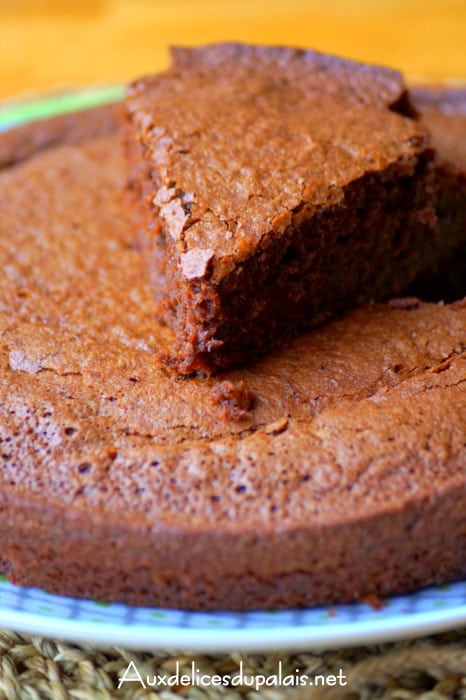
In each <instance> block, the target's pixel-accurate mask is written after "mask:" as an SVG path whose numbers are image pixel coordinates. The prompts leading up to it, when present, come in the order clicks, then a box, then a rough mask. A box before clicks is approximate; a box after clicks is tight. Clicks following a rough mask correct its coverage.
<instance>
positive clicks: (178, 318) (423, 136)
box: [125, 44, 461, 374]
mask: <svg viewBox="0 0 466 700" xmlns="http://www.w3.org/2000/svg"><path fill="white" fill-rule="evenodd" d="M414 114H415V112H414V109H413V108H412V106H411V105H410V101H409V99H408V95H407V91H406V86H405V85H404V83H403V80H402V77H401V75H400V74H399V73H398V72H396V71H392V70H389V69H386V68H381V67H376V66H369V65H363V64H359V63H355V62H353V61H347V60H343V59H338V58H335V57H331V56H327V55H323V54H319V53H316V52H312V51H304V50H299V49H290V48H272V47H258V46H247V45H241V44H224V45H213V46H207V47H204V48H199V49H176V50H174V52H173V64H172V66H171V68H170V69H169V70H168V71H167V72H166V73H163V74H161V75H156V76H151V77H147V78H143V79H141V80H138V81H136V82H134V83H133V84H132V85H131V86H130V88H129V93H128V97H127V100H126V115H125V116H126V118H125V124H126V143H127V152H128V157H129V161H130V171H129V172H130V175H129V180H130V188H131V189H132V191H133V192H134V193H135V195H136V198H137V199H138V200H139V201H142V202H143V205H144V206H145V207H146V213H145V215H143V217H142V221H143V227H144V229H145V231H146V236H147V240H146V244H145V246H144V248H145V251H146V255H147V257H148V259H149V265H150V266H151V267H152V268H153V270H152V278H153V287H154V290H155V293H156V297H157V299H158V300H159V302H160V304H159V315H160V316H161V317H162V318H163V319H164V320H165V321H166V322H167V323H168V325H170V326H171V327H172V328H173V330H174V331H175V336H176V341H175V344H174V348H173V351H172V352H171V354H170V355H169V357H167V358H166V359H167V362H168V363H169V364H170V365H171V366H173V367H174V368H175V369H176V370H177V371H179V372H181V373H183V374H189V373H190V372H193V371H199V370H201V371H203V372H210V371H212V370H215V369H220V368H227V367H231V366H237V365H240V364H242V363H244V362H245V361H246V360H248V359H250V358H251V357H254V356H257V355H260V354H261V353H263V352H264V351H265V350H267V349H269V348H271V347H274V346H277V345H281V344H283V343H286V342H288V341H289V340H290V338H292V337H293V336H294V335H296V334H297V333H298V332H300V331H302V330H303V329H306V328H308V327H310V326H312V325H314V324H316V323H317V322H319V321H321V320H322V319H324V318H325V317H326V316H328V315H329V314H330V313H332V312H335V311H338V310H341V309H343V308H345V307H348V306H351V305H354V304H356V303H358V302H360V301H362V300H365V299H372V298H384V297H387V296H389V295H393V294H399V293H400V292H401V290H402V289H403V287H405V286H406V284H407V283H409V282H411V281H412V280H413V278H414V277H415V276H416V275H417V274H418V273H419V272H420V271H422V270H423V269H425V268H426V267H428V266H429V265H431V264H432V263H433V262H434V261H435V260H436V259H437V258H438V256H439V254H440V253H441V252H442V251H443V250H444V249H448V248H449V247H450V246H452V245H453V244H454V243H455V241H456V240H457V239H458V238H459V237H460V236H461V232H460V231H459V230H458V229H457V228H456V227H454V226H452V227H448V226H447V227H444V228H442V230H441V231H439V229H438V227H437V213H436V203H437V196H436V179H435V168H434V166H433V160H432V159H433V154H432V150H431V145H430V142H429V138H428V135H427V132H426V130H425V128H424V126H423V125H422V124H421V123H420V122H419V121H418V120H416V119H414V118H413V115H414Z"/></svg>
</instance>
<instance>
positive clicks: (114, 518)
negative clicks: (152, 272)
mask: <svg viewBox="0 0 466 700" xmlns="http://www.w3.org/2000/svg"><path fill="white" fill-rule="evenodd" d="M41 128H42V129H45V130H46V129H47V124H43V125H42V127H41ZM5 138H8V136H5V135H3V136H0V141H2V140H3V139H5ZM65 141H66V139H65ZM124 182H125V165H124V162H123V158H122V156H121V152H120V136H119V135H118V134H114V135H110V136H107V137H103V138H98V139H93V140H90V141H89V142H88V143H85V144H84V145H69V144H68V145H66V144H65V145H62V146H57V147H56V148H53V149H49V150H46V151H43V152H41V153H38V154H37V155H34V156H32V157H30V158H29V159H26V160H24V161H23V162H21V163H19V164H17V165H15V166H13V167H10V168H7V169H4V170H3V171H2V172H0V207H1V215H0V265H1V268H2V270H3V275H2V278H1V281H0V334H1V349H2V353H1V364H0V402H1V412H0V438H1V443H0V447H1V450H0V453H1V456H0V459H1V461H0V464H1V466H2V468H1V470H0V513H1V516H2V543H1V557H2V559H3V560H4V563H5V565H6V573H7V575H8V577H9V579H10V580H12V581H14V582H17V583H24V584H34V585H37V586H41V587H43V588H45V589H47V590H50V591H55V592H57V593H61V594H68V595H77V596H87V597H94V598H95V597H97V598H102V599H109V600H122V601H127V602H129V603H136V604H156V605H161V606H167V607H182V608H193V609H219V608H232V609H246V608H269V607H283V606H285V607H292V606H297V605H313V604H316V603H330V602H341V601H346V600H355V599H360V598H363V597H364V596H366V595H369V594H371V595H372V594H375V595H386V594H389V593H393V592H397V591H406V590H409V589H414V588H416V587H418V586H422V585H426V584H429V583H434V582H443V581H447V580H451V579H454V578H459V577H462V576H464V575H466V521H465V515H464V514H465V512H466V471H465V470H466V445H465V443H466V440H465V436H466V356H465V353H466V302H465V301H463V302H458V303H456V304H453V305H450V306H444V305H436V304H422V303H420V302H418V301H416V300H412V299H411V300H410V299H405V300H402V301H398V302H392V303H390V304H388V305H382V304H379V305H368V306H364V307H361V308H359V309H356V310H354V311H352V312H351V313H349V314H347V315H345V316H344V317H342V318H340V319H337V320H334V321H331V322H329V323H328V324H326V325H325V326H322V327H321V328H318V329H316V330H315V331H314V332H313V333H311V334H308V335H305V336H302V337H301V338H299V339H298V340H296V341H295V342H294V343H293V344H292V345H290V347H288V348H286V349H283V350H280V351H276V352H275V353H274V354H271V355H270V356H269V357H267V358H265V359H263V360H261V361H259V362H257V363H255V364H253V365H250V366H249V367H248V368H247V369H243V370H237V371H231V372H228V373H224V374H223V375H222V377H221V378H220V379H218V380H217V379H214V378H208V379H204V380H201V379H196V378H190V379H184V380H182V379H178V378H176V377H175V376H173V374H171V373H170V372H167V371H166V369H165V368H164V366H162V365H160V364H159V363H158V361H157V360H156V359H155V358H156V354H157V351H158V350H163V348H165V347H166V346H167V343H169V342H171V339H172V337H171V331H170V330H169V329H168V328H167V327H165V326H163V325H160V324H157V323H156V322H155V321H154V311H155V309H154V300H153V294H152V291H151V289H150V288H149V285H148V284H147V282H146V278H145V266H144V262H143V261H142V260H141V256H140V253H139V251H138V250H136V249H135V247H134V245H133V244H134V233H133V222H132V221H131V218H130V217H131V212H130V209H129V208H128V206H127V203H126V201H125V200H124V198H122V196H121V189H122V187H123V185H124Z"/></svg>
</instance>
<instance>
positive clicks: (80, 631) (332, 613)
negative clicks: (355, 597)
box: [0, 577, 466, 652]
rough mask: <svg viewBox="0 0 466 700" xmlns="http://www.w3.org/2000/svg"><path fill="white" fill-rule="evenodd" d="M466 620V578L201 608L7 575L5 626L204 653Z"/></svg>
mask: <svg viewBox="0 0 466 700" xmlns="http://www.w3.org/2000/svg"><path fill="white" fill-rule="evenodd" d="M463 625H466V581H463V582H460V583H455V584H452V585H449V586H440V587H436V588H428V589H424V590H422V591H419V592H417V593H413V594H412V595H409V596H396V597H393V598H389V599H387V600H386V601H384V605H383V606H382V607H381V608H380V609H377V610H376V609H374V608H372V607H370V606H369V605H366V604H363V603H360V604H354V605H338V606H335V607H333V608H331V609H328V608H312V609H303V610H283V611H277V612H245V613H232V612H228V611H225V612H220V613H196V612H187V611H180V610H162V609H159V608H137V607H130V606H127V605H120V604H108V603H102V602H100V601H91V600H77V599H74V598H64V597H61V596H55V595H51V594H49V593H45V592H44V591H41V590H38V589H36V588H23V587H20V586H14V585H12V584H11V583H8V582H7V581H6V579H5V578H4V577H2V579H1V580H0V626H2V627H7V628H10V629H13V630H16V631H18V632H28V633H30V634H39V635H48V636H53V637H56V638H60V639H67V640H70V641H80V642H92V643H95V644H100V645H112V646H114V645H115V646H123V647H127V648H132V649H154V650H155V649H165V650H166V649H170V650H186V649H190V650H192V651H199V652H208V651H212V652H222V651H232V650H241V651H255V652H259V651H269V650H273V649H280V650H285V649H295V650H297V649H312V648H319V647H325V648H331V647H343V646H355V645H358V644H369V643H373V642H382V641H388V640H392V639H401V638H403V637H416V636H422V635H425V634H431V633H433V632H439V631H441V630H446V629H453V628H458V627H461V626H463Z"/></svg>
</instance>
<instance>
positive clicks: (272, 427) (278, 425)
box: [264, 416, 288, 435]
mask: <svg viewBox="0 0 466 700" xmlns="http://www.w3.org/2000/svg"><path fill="white" fill-rule="evenodd" d="M287 428H288V418H286V416H284V417H283V418H279V419H278V420H276V421H274V422H273V423H269V424H268V425H266V426H265V428H264V431H265V433H266V435H279V434H280V433H283V432H284V431H285V430H286V429H287Z"/></svg>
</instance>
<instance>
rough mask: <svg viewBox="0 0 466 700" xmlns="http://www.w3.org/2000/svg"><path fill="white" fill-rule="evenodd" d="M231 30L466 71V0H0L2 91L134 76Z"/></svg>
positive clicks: (421, 70) (464, 76) (421, 73)
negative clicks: (172, 52) (183, 47)
mask: <svg viewBox="0 0 466 700" xmlns="http://www.w3.org/2000/svg"><path fill="white" fill-rule="evenodd" d="M229 39H234V40H244V41H253V42H261V43H278V44H293V45H301V46H308V47H313V48H317V49H321V50H324V51H329V52H334V53H337V54H341V55H345V56H349V57H353V58H358V59H362V60H368V61H375V62H379V63H385V64H389V65H392V66H395V67H400V68H402V69H403V70H404V71H405V73H406V74H407V75H408V76H409V77H410V78H417V79H425V80H429V81H442V80H445V79H447V78H452V79H457V80H460V81H461V80H463V81H465V80H466V0H443V1H442V0H378V1H377V0H372V1H371V0H351V1H350V0H327V1H324V0H236V2H232V1H230V0H0V98H4V97H8V96H14V95H19V94H24V93H31V92H36V93H37V92H42V91H47V90H51V89H56V88H62V87H70V86H78V85H84V84H86V85H88V84H92V83H98V82H106V81H115V80H116V81H120V80H127V79H129V78H132V77H135V76H136V75H139V74H142V73H147V72H151V71H154V70H157V69H159V68H162V67H163V66H164V65H166V63H167V47H168V46H169V45H170V44H176V43H178V44H189V45H193V44H198V43H204V42H209V41H219V40H229Z"/></svg>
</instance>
